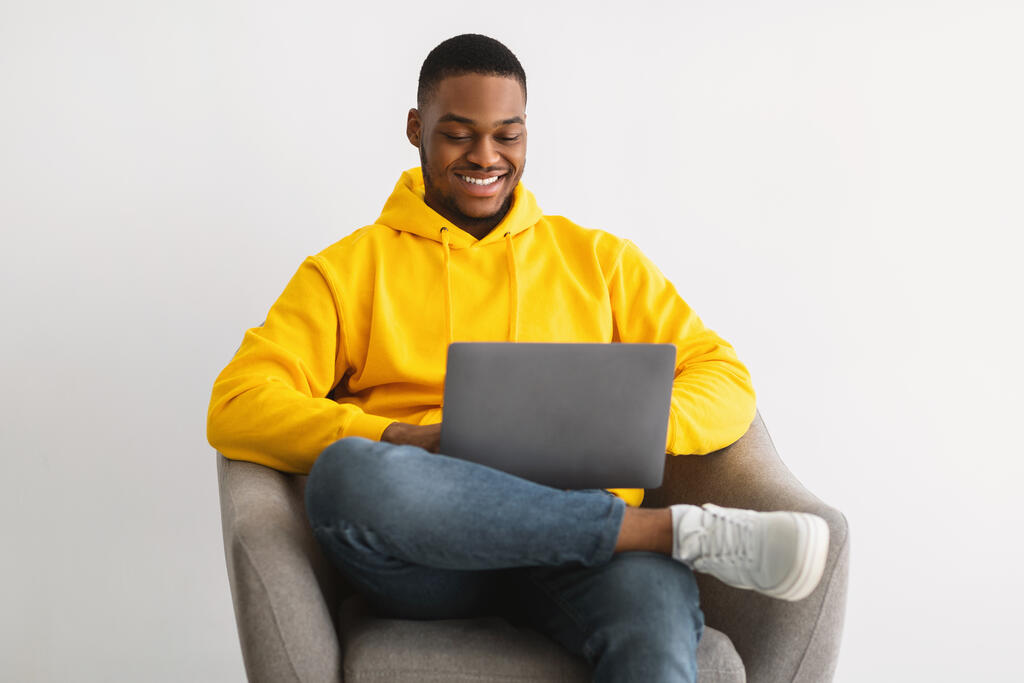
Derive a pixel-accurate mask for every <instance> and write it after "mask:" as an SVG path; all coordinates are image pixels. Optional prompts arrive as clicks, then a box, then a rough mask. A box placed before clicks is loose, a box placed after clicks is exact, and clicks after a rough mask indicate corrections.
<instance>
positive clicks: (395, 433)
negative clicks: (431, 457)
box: [380, 422, 441, 453]
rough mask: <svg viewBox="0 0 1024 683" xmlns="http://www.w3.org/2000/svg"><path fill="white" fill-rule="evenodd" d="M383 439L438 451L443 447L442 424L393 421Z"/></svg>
mask: <svg viewBox="0 0 1024 683" xmlns="http://www.w3.org/2000/svg"><path fill="white" fill-rule="evenodd" d="M380 440H381V441H387V442H388V443H396V444H402V445H407V446H419V447H420V448H422V449H424V450H427V451H430V452H431V453H437V451H438V449H439V448H440V447H441V424H440V423H438V424H433V425H413V424H409V423H407V422H392V423H391V424H390V425H388V428H387V429H385V430H384V433H383V434H381V435H380Z"/></svg>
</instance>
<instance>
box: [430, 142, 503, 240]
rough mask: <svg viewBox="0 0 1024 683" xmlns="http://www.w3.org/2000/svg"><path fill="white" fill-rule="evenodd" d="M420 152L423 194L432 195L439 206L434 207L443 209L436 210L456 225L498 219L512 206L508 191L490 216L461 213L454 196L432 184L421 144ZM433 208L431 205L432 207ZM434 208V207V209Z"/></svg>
mask: <svg viewBox="0 0 1024 683" xmlns="http://www.w3.org/2000/svg"><path fill="white" fill-rule="evenodd" d="M419 153H420V170H422V171H423V187H424V195H425V196H426V195H429V196H431V197H433V198H434V199H435V200H436V201H438V202H440V204H441V206H440V207H436V208H437V209H443V210H441V211H438V213H440V214H441V215H443V216H445V217H446V218H448V219H449V220H451V221H453V222H454V223H456V224H457V225H472V224H473V223H475V222H479V221H487V220H493V219H494V218H495V217H497V218H498V220H499V221H500V220H501V219H502V218H504V217H505V214H507V213H508V210H509V209H510V208H512V199H513V193H511V192H509V194H508V197H506V198H505V201H504V202H502V204H501V207H500V208H499V209H498V210H497V211H495V212H494V213H492V214H491V215H490V216H469V215H466V214H464V213H462V210H461V209H460V208H459V206H458V204H456V203H455V197H453V196H451V194H447V195H446V194H444V193H443V192H441V191H440V190H439V189H438V188H437V186H436V185H434V178H433V176H431V174H430V166H429V164H428V163H427V152H426V150H425V149H424V148H423V145H420V147H419ZM432 208H433V207H432ZM435 210H436V209H435Z"/></svg>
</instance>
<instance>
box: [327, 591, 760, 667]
mask: <svg viewBox="0 0 1024 683" xmlns="http://www.w3.org/2000/svg"><path fill="white" fill-rule="evenodd" d="M340 631H341V632H342V651H343V653H344V658H343V659H344V672H345V673H344V679H345V681H346V683H371V682H374V683H379V682H381V681H389V682H390V681H393V682H395V683H420V682H436V683H444V682H445V681H494V682H495V683H497V682H499V681H500V682H502V683H512V682H520V681H521V682H523V683H527V682H548V681H550V682H552V683H554V682H558V681H565V682H566V683H571V682H573V681H580V682H581V683H582V682H584V681H589V680H590V667H589V666H588V665H587V664H586V662H584V661H583V660H582V659H580V658H579V657H575V656H573V655H570V654H569V653H568V652H566V651H565V650H563V649H562V648H561V647H560V646H559V645H558V644H557V643H555V642H554V641H552V640H550V639H548V638H547V637H545V636H543V635H541V634H540V633H537V632H536V631H532V630H530V629H526V628H517V627H514V626H512V625H511V624H509V623H508V622H506V621H505V620H503V619H499V618H489V619H451V620H445V621H407V620H401V619H377V618H375V617H373V616H371V615H369V614H368V613H367V611H366V608H365V606H364V603H363V601H362V599H361V598H358V597H356V598H351V599H349V600H347V601H346V602H345V605H344V607H343V608H342V612H341V628H340ZM697 666H698V668H699V670H700V681H701V683H742V681H745V680H746V677H745V674H744V670H743V662H742V661H740V658H739V655H737V654H736V650H735V648H733V646H732V643H731V642H730V641H729V638H728V637H727V636H726V635H725V634H724V633H722V632H720V631H716V630H714V629H706V631H705V633H704V637H703V638H702V639H701V641H700V646H699V647H698V648H697Z"/></svg>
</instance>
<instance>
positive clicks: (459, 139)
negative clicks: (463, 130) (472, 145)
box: [441, 133, 469, 142]
mask: <svg viewBox="0 0 1024 683" xmlns="http://www.w3.org/2000/svg"><path fill="white" fill-rule="evenodd" d="M441 135H443V136H445V137H446V138H448V139H449V140H454V141H455V142H462V141H464V140H468V139H469V136H468V135H452V134H451V133H441Z"/></svg>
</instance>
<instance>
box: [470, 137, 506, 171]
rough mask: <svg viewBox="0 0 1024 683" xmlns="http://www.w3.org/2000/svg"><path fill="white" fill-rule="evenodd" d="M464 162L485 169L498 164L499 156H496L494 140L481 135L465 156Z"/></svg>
mask: <svg viewBox="0 0 1024 683" xmlns="http://www.w3.org/2000/svg"><path fill="white" fill-rule="evenodd" d="M466 160H467V161H469V162H471V163H473V164H476V165H477V166H480V167H481V168H487V167H489V166H495V165H497V164H499V163H500V162H501V156H500V155H499V154H498V150H497V147H496V146H495V144H494V140H492V139H491V137H490V136H489V135H481V136H480V137H478V138H477V139H476V141H475V142H474V143H473V146H472V147H471V148H470V150H469V153H468V154H466Z"/></svg>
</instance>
